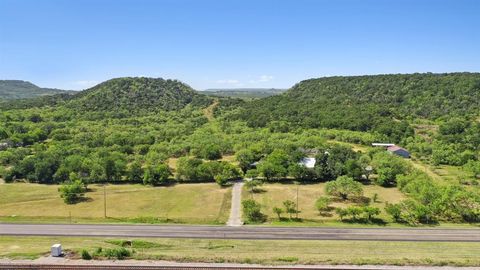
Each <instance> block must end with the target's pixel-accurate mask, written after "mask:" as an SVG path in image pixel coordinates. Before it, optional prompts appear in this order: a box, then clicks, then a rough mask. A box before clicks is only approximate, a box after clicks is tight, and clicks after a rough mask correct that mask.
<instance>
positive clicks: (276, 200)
mask: <svg viewBox="0 0 480 270" xmlns="http://www.w3.org/2000/svg"><path fill="white" fill-rule="evenodd" d="M297 187H298V210H299V211H300V213H299V214H298V217H299V218H301V219H302V220H303V222H278V218H277V215H276V214H275V213H274V212H273V210H272V209H273V207H279V208H283V204H282V202H283V201H285V200H291V201H294V202H297ZM259 189H260V192H256V193H255V192H254V193H250V192H249V191H248V190H247V189H244V190H243V194H242V197H243V198H253V199H255V200H256V201H258V202H259V203H260V204H261V205H262V211H263V213H264V214H266V215H268V217H269V220H270V221H272V222H273V224H284V223H298V225H301V223H304V225H314V224H321V223H332V221H333V223H334V224H338V223H340V222H334V221H335V220H339V217H338V216H337V214H336V213H335V211H334V210H333V209H332V210H331V211H329V212H328V213H327V214H326V215H320V214H319V212H318V211H317V210H316V209H315V201H316V200H317V199H318V198H319V197H320V196H325V195H326V194H325V183H316V184H300V185H298V186H297V185H295V184H282V183H273V184H270V183H269V184H264V185H263V186H261V187H260V188H259ZM375 193H376V194H378V199H377V201H376V202H373V200H371V202H370V205H372V206H375V207H378V208H380V209H382V213H381V215H380V216H379V218H382V219H384V220H385V221H390V217H389V216H388V215H387V214H386V213H385V211H383V208H384V207H385V202H390V203H397V202H399V201H401V200H403V199H404V198H405V195H404V194H402V193H401V192H400V191H399V190H398V189H397V188H384V187H381V186H376V185H365V186H364V196H365V197H367V198H370V199H371V198H372V197H373V196H374V194H375ZM355 204H357V203H355V202H351V201H348V200H347V201H341V200H332V203H331V206H332V207H333V208H337V207H347V206H350V205H355ZM293 216H294V217H295V215H293ZM282 217H284V218H287V217H288V215H287V214H285V213H284V214H282Z"/></svg>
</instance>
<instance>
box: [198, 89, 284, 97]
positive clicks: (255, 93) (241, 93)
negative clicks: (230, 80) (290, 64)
mask: <svg viewBox="0 0 480 270" xmlns="http://www.w3.org/2000/svg"><path fill="white" fill-rule="evenodd" d="M285 91H287V89H277V88H227V89H206V90H204V91H202V93H203V94H205V95H209V96H218V97H232V98H242V99H257V98H264V97H270V96H274V95H278V94H281V93H283V92H285Z"/></svg>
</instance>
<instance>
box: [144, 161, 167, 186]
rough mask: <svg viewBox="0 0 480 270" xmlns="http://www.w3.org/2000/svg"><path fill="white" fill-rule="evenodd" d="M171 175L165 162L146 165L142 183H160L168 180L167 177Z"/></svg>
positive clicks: (153, 184)
mask: <svg viewBox="0 0 480 270" xmlns="http://www.w3.org/2000/svg"><path fill="white" fill-rule="evenodd" d="M171 175H172V172H171V171H170V168H169V167H168V165H167V164H163V163H160V164H155V165H147V167H146V168H145V174H144V177H143V183H144V184H145V185H152V186H156V185H161V184H165V183H167V182H168V179H169V178H170V176H171Z"/></svg>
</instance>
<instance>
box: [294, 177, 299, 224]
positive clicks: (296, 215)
mask: <svg viewBox="0 0 480 270" xmlns="http://www.w3.org/2000/svg"><path fill="white" fill-rule="evenodd" d="M296 184H297V210H296V211H295V218H296V219H297V220H298V186H299V183H298V182H296Z"/></svg>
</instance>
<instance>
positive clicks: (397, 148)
mask: <svg viewBox="0 0 480 270" xmlns="http://www.w3.org/2000/svg"><path fill="white" fill-rule="evenodd" d="M387 151H389V152H390V153H393V154H395V155H399V156H401V157H403V158H410V153H409V152H408V151H407V150H406V149H404V148H402V147H400V146H396V145H393V146H389V147H387Z"/></svg>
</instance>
